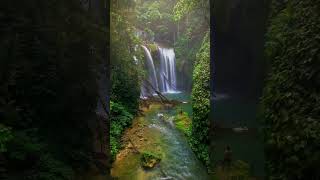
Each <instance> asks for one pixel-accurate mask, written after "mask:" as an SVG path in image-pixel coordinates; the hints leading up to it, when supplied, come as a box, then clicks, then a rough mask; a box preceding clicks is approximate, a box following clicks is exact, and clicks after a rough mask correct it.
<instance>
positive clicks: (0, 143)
mask: <svg viewBox="0 0 320 180" xmlns="http://www.w3.org/2000/svg"><path fill="white" fill-rule="evenodd" d="M11 139H13V135H12V132H11V129H10V128H7V127H5V126H4V125H2V124H0V153H3V152H6V151H7V143H8V142H9V141H10V140H11Z"/></svg>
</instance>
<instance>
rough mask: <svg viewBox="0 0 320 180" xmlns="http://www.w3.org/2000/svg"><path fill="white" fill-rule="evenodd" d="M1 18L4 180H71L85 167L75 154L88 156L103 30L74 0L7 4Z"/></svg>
mask: <svg viewBox="0 0 320 180" xmlns="http://www.w3.org/2000/svg"><path fill="white" fill-rule="evenodd" d="M0 19H1V22H2V25H3V24H5V28H1V35H0V47H1V51H0V59H1V61H0V119H1V124H3V125H4V126H1V128H0V142H1V145H0V146H1V151H2V152H1V154H0V156H1V160H2V159H4V169H5V173H6V177H7V178H8V179H72V178H74V176H73V175H74V174H75V173H76V172H77V170H79V169H84V168H86V167H87V166H88V164H89V163H90V161H88V160H87V161H85V160H81V158H79V156H80V155H79V154H83V156H86V157H87V156H88V157H90V154H91V153H92V152H93V142H94V137H93V136H92V134H91V129H90V128H89V127H88V122H93V121H95V120H96V119H95V118H96V113H95V109H96V106H97V96H98V94H97V92H98V89H97V84H96V80H97V79H98V75H97V73H96V71H97V69H98V64H99V63H100V62H101V61H105V60H104V59H102V57H103V56H104V52H105V40H106V32H105V31H104V28H103V27H101V26H100V25H99V24H96V22H98V21H97V19H92V17H90V16H89V13H88V12H87V11H85V10H84V8H83V7H82V6H80V3H79V1H76V0H70V1H63V0H55V1H38V0H28V1H26V0H23V1H21V0H11V1H6V2H3V3H2V5H1V7H0ZM81 157H82V156H81ZM1 163H2V162H1ZM1 165H2V164H1ZM1 178H2V177H1Z"/></svg>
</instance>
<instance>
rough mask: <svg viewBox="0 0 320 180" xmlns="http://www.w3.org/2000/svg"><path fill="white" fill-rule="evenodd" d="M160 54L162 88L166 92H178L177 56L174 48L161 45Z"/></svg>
mask: <svg viewBox="0 0 320 180" xmlns="http://www.w3.org/2000/svg"><path fill="white" fill-rule="evenodd" d="M158 50H159V55H160V71H159V76H160V88H161V89H160V90H161V92H165V93H175V92H177V82H176V63H175V60H176V57H175V53H174V50H173V48H162V47H159V49H158Z"/></svg>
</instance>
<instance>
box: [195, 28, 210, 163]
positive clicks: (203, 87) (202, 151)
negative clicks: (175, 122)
mask: <svg viewBox="0 0 320 180" xmlns="http://www.w3.org/2000/svg"><path fill="white" fill-rule="evenodd" d="M192 110H193V119H192V141H191V143H192V148H193V149H194V151H195V152H196V155H197V156H198V158H199V159H200V160H202V161H203V162H204V163H205V164H206V165H208V163H209V156H208V144H209V138H208V136H209V125H210V124H209V112H210V37H209V33H207V35H206V36H205V38H204V40H203V43H202V46H201V48H200V50H199V52H198V53H197V58H196V62H195V68H194V71H193V88H192Z"/></svg>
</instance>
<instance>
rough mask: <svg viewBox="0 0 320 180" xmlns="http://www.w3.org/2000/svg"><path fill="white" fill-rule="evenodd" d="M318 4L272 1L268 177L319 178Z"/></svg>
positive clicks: (265, 111) (266, 98) (265, 101)
mask: <svg viewBox="0 0 320 180" xmlns="http://www.w3.org/2000/svg"><path fill="white" fill-rule="evenodd" d="M319 9H320V3H319V2H318V1H311V0H306V1H298V0H293V1H272V6H271V12H270V21H269V25H268V32H267V36H266V54H267V57H268V61H269V63H270V73H269V75H268V78H267V84H266V87H265V89H264V95H263V97H262V104H263V108H262V109H263V113H262V118H263V119H264V123H265V126H266V128H265V134H266V155H267V160H268V164H267V170H268V176H269V178H270V179H284V180H285V179H288V180H289V179H290V180H294V179H319V178H320V174H319V171H318V170H317V169H318V166H319V163H320V152H319V148H320V147H319V140H320V139H319V138H320V135H319V128H320V122H319V117H320V109H319V107H320V104H319V103H320V99H319V97H320V94H319V92H320V91H319V90H320V89H319V87H320V82H319V80H320V74H319V72H320V71H319V70H320V58H319V52H320V49H319V48H320V43H319V42H320V41H319V40H320V39H319V38H320V36H319V33H320V25H319V24H320V21H319V20H320V19H319V17H320V14H319V13H320V11H319Z"/></svg>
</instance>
